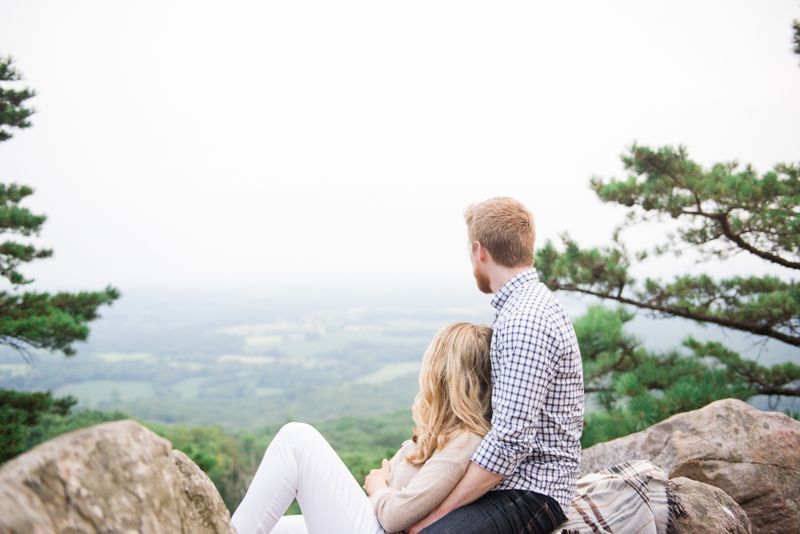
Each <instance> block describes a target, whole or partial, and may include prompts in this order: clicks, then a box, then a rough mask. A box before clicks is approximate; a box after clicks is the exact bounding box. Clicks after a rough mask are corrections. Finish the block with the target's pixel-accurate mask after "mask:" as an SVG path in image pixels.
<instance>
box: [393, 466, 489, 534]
mask: <svg viewBox="0 0 800 534" xmlns="http://www.w3.org/2000/svg"><path fill="white" fill-rule="evenodd" d="M502 478H503V475H496V474H494V473H492V472H491V471H487V470H486V469H484V468H483V467H481V466H479V465H478V464H476V463H475V462H470V464H469V467H468V468H467V472H466V473H464V477H463V478H462V479H461V481H460V482H459V483H458V484H456V487H455V488H453V491H451V492H450V495H448V496H447V498H446V499H445V500H444V501H442V502H441V504H439V506H437V507H436V508H434V509H433V511H432V512H431V513H429V514H428V515H427V516H426V517H423V518H422V519H420V520H419V521H417V522H416V523H414V524H413V525H411V527H409V528H408V529H407V530H406V534H417V532H419V531H420V530H422V529H423V528H425V527H427V526H428V525H431V524H433V523H435V522H436V521H438V520H439V519H441V518H442V517H444V516H446V515H447V514H449V513H450V512H452V511H453V510H456V509H458V508H461V507H462V506H464V505H466V504H469V503H471V502H473V501H475V500H477V499H478V498H479V497H481V496H482V495H483V494H484V493H486V492H487V491H489V490H490V489H492V488H493V487H495V486H496V485H497V483H498V482H500V480H502Z"/></svg>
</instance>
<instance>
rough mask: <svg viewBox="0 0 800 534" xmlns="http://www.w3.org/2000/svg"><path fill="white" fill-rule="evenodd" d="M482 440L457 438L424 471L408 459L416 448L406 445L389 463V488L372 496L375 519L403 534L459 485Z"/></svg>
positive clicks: (437, 454) (469, 437) (413, 445)
mask: <svg viewBox="0 0 800 534" xmlns="http://www.w3.org/2000/svg"><path fill="white" fill-rule="evenodd" d="M481 440H482V438H481V437H480V436H478V435H477V434H473V433H469V434H464V435H462V436H459V437H457V438H456V439H454V440H453V441H451V442H450V443H449V444H448V445H447V446H446V447H445V448H444V449H443V450H441V451H436V452H435V453H433V456H431V457H430V459H429V460H428V461H427V462H425V464H424V465H423V466H422V467H414V466H413V465H411V464H410V463H408V462H407V461H406V457H407V456H408V455H409V454H411V453H412V452H413V451H414V448H415V447H416V445H415V444H414V443H413V442H412V441H411V440H409V441H406V442H405V443H403V446H402V447H400V450H399V451H397V454H395V455H394V456H393V457H392V459H391V460H390V461H389V463H390V464H391V466H392V470H391V473H390V474H389V481H388V484H389V487H388V488H383V489H380V490H378V491H376V492H375V493H373V494H372V496H371V497H370V501H371V502H372V506H373V507H374V508H375V515H376V516H377V517H378V521H380V522H381V525H382V526H383V528H384V529H385V530H386V532H400V531H402V530H405V529H406V528H408V527H410V526H411V525H413V524H414V523H416V522H417V521H419V520H420V519H422V518H423V517H425V516H426V515H428V514H429V513H430V512H431V511H433V509H434V508H436V507H437V506H438V505H439V503H441V502H442V501H443V500H444V499H445V497H447V496H448V495H449V494H450V491H451V490H452V489H453V488H454V487H455V486H456V484H458V481H459V480H461V477H463V476H464V473H465V472H466V470H467V467H468V466H469V462H470V459H471V458H472V453H473V452H475V449H477V448H478V445H480V443H481Z"/></svg>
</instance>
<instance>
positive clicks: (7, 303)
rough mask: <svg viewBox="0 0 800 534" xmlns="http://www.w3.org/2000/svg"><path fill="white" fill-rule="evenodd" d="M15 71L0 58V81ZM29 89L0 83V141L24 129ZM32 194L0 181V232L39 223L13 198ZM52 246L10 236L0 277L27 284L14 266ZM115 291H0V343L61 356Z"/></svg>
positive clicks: (35, 229)
mask: <svg viewBox="0 0 800 534" xmlns="http://www.w3.org/2000/svg"><path fill="white" fill-rule="evenodd" d="M20 79H21V76H20V74H19V72H17V70H16V69H15V68H14V66H13V60H12V59H11V57H6V58H0V82H15V81H19V80H20ZM35 94H36V93H35V91H31V90H30V89H27V88H25V89H22V90H16V89H13V88H7V87H2V86H0V141H6V140H8V139H10V138H11V137H12V133H11V132H10V131H9V128H18V129H22V128H28V127H30V125H31V123H30V121H28V120H27V119H28V117H30V115H31V114H32V113H33V108H26V107H25V106H24V105H23V103H24V102H25V101H26V100H28V99H29V98H31V97H33V96H34V95H35ZM31 194H33V189H31V188H30V187H28V186H25V185H17V184H0V234H17V235H20V236H24V237H30V236H31V235H38V233H39V230H40V229H41V227H42V225H43V224H44V222H45V219H46V217H45V216H44V215H34V214H33V213H31V212H30V211H29V210H28V209H27V208H24V207H20V205H19V203H20V202H21V201H22V200H23V199H25V198H26V197H28V196H30V195H31ZM52 254H53V251H52V250H49V249H41V250H37V249H36V248H35V247H34V246H33V245H30V244H21V243H17V242H16V241H13V240H6V241H5V242H3V243H0V276H3V277H5V278H6V279H7V280H8V281H9V282H10V283H11V285H12V286H15V287H16V286H20V285H23V284H29V283H30V282H32V281H33V280H31V279H26V278H25V277H24V276H22V274H21V273H20V272H19V271H18V270H17V268H18V267H19V266H20V265H21V264H24V263H28V262H30V261H33V260H36V259H42V258H49V257H50V256H52ZM119 296H120V294H119V291H117V290H116V289H114V288H113V287H111V286H109V287H107V288H106V290H105V291H103V292H95V293H78V294H70V293H58V294H56V295H53V296H50V295H49V294H47V293H33V292H31V293H24V294H22V295H19V294H11V293H9V292H7V291H0V345H8V346H10V347H13V348H15V349H17V350H18V351H19V352H20V354H22V356H23V357H24V358H26V359H30V357H31V355H30V352H29V348H30V347H33V348H37V349H48V350H51V351H55V350H60V351H61V352H63V353H64V354H65V355H67V356H70V355H72V354H75V349H74V348H73V347H72V344H73V343H74V342H76V341H85V340H86V337H87V336H88V334H89V329H88V328H87V327H86V323H87V322H88V321H92V320H94V319H96V318H97V317H98V315H97V308H98V307H99V306H101V305H103V304H111V302H113V301H114V300H116V299H117V298H119Z"/></svg>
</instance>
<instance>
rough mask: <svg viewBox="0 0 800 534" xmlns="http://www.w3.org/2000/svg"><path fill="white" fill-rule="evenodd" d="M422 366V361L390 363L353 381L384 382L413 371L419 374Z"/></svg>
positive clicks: (365, 382)
mask: <svg viewBox="0 0 800 534" xmlns="http://www.w3.org/2000/svg"><path fill="white" fill-rule="evenodd" d="M421 366H422V362H421V361H419V362H400V363H390V364H388V365H384V366H383V367H381V368H380V369H379V370H378V371H376V372H374V373H372V374H369V375H367V376H362V377H360V378H357V379H355V380H354V381H353V382H355V383H356V384H382V383H384V382H388V381H389V380H394V379H395V378H398V377H401V376H405V375H408V374H412V373H414V374H417V373H419V369H420V367H421Z"/></svg>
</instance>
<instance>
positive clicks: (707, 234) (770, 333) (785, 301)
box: [536, 145, 800, 346]
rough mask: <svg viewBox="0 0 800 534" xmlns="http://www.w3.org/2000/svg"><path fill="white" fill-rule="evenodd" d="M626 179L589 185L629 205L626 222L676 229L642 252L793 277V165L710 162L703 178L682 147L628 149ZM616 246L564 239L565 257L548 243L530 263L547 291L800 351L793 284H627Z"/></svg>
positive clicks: (796, 197)
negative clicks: (750, 261)
mask: <svg viewBox="0 0 800 534" xmlns="http://www.w3.org/2000/svg"><path fill="white" fill-rule="evenodd" d="M623 161H624V162H625V166H626V168H628V169H630V170H632V171H633V174H632V175H631V176H630V177H629V178H628V179H627V180H625V181H617V180H614V179H612V180H611V181H609V182H604V181H602V180H600V179H597V178H595V179H593V180H592V187H593V188H594V189H595V191H596V192H597V194H598V196H599V197H600V199H601V200H603V201H604V202H611V203H616V204H620V205H623V206H627V207H628V208H630V210H629V212H628V219H627V221H628V222H627V224H635V223H641V222H645V221H651V220H661V219H662V218H663V217H665V216H669V217H671V218H674V219H675V220H677V221H678V222H679V223H680V226H679V228H678V230H677V233H676V234H675V235H673V236H671V237H669V238H668V241H667V242H666V243H664V244H662V245H660V246H657V247H656V249H655V250H654V251H651V252H647V251H643V252H639V253H638V254H636V255H635V258H636V260H637V261H642V260H644V259H645V258H646V257H647V256H648V255H649V254H652V253H655V254H664V253H666V252H669V251H672V252H674V253H676V254H681V253H683V252H684V251H685V250H687V249H691V250H695V251H697V252H699V254H700V256H701V257H702V258H703V259H708V258H709V257H716V258H720V259H724V258H728V257H730V256H731V255H732V254H737V253H740V252H747V253H750V254H753V255H755V256H757V257H759V258H761V259H763V260H765V261H767V262H770V263H773V264H777V265H781V266H783V267H787V268H789V269H800V261H798V260H800V167H798V166H796V165H778V166H777V167H776V169H775V171H774V172H768V173H766V174H764V175H763V176H758V175H757V174H756V173H755V172H754V171H753V170H752V168H750V167H749V166H748V167H747V168H745V169H744V170H743V171H741V172H735V170H736V168H737V164H736V163H731V164H717V165H715V166H714V167H713V168H712V169H711V170H709V171H705V170H703V169H702V168H701V167H700V166H699V165H697V164H696V163H694V162H693V161H691V160H689V159H688V155H687V153H686V150H685V149H684V148H680V149H679V150H677V151H675V150H673V149H672V148H670V147H665V148H662V149H659V150H657V151H653V150H651V149H649V148H647V147H639V146H636V145H634V147H633V148H632V149H631V153H630V155H629V156H625V157H623ZM614 240H615V242H616V243H615V245H613V246H606V247H598V248H592V249H581V248H580V247H579V246H578V245H577V244H576V243H575V242H573V241H572V240H571V239H570V238H569V236H568V235H566V234H564V235H563V236H562V242H563V251H559V250H558V249H557V248H556V247H555V246H554V245H553V244H552V243H551V242H549V241H548V242H547V243H546V244H545V245H544V247H542V248H541V249H540V250H539V251H538V252H537V256H536V265H537V267H539V272H540V274H541V276H542V281H543V282H544V283H545V284H547V285H548V286H549V287H550V288H551V289H553V290H558V289H561V290H566V291H576V292H581V293H585V294H589V295H594V296H597V297H600V298H604V299H611V300H616V301H617V302H620V303H623V304H630V305H632V306H637V307H639V308H642V309H644V310H647V311H648V312H649V313H650V314H651V315H652V316H655V317H676V316H677V317H685V318H687V319H692V320H695V321H698V322H701V323H713V324H718V325H721V326H724V327H727V328H733V329H736V330H741V331H744V332H750V333H752V334H756V335H760V336H766V337H769V338H773V339H777V340H780V341H782V342H784V343H787V344H789V345H793V346H800V284H797V283H795V282H794V280H789V281H786V280H782V279H780V278H777V277H775V276H750V277H738V276H737V277H732V278H729V279H723V280H716V279H714V278H712V277H711V276H708V275H698V276H688V275H686V276H678V277H676V278H675V279H674V281H672V282H668V283H665V282H662V281H660V280H654V279H650V278H648V279H646V280H645V281H644V283H643V284H639V285H637V283H636V280H635V279H634V278H633V277H632V276H630V274H629V269H630V267H631V265H632V263H633V260H632V257H631V254H630V253H629V252H628V251H627V249H626V248H625V246H624V244H622V243H620V242H619V232H617V235H616V236H615V238H614Z"/></svg>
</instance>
